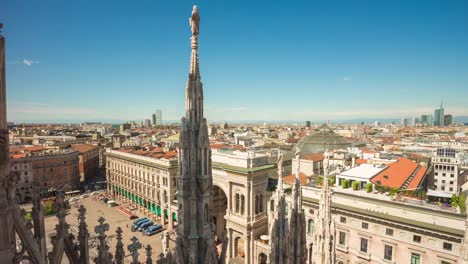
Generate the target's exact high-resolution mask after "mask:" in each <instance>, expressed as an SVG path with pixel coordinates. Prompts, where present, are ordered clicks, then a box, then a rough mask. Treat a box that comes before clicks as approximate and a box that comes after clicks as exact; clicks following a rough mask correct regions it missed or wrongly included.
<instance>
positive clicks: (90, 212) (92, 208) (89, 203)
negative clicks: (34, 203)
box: [44, 197, 174, 263]
mask: <svg viewBox="0 0 468 264" xmlns="http://www.w3.org/2000/svg"><path fill="white" fill-rule="evenodd" d="M80 203H81V204H83V205H84V207H85V208H86V223H87V224H88V231H89V237H90V244H89V245H90V246H89V254H90V259H91V262H90V263H94V262H93V259H94V257H95V256H96V255H97V247H96V246H97V244H98V241H97V239H94V238H95V237H96V236H97V235H96V233H95V232H94V227H95V226H97V225H98V224H99V223H98V219H99V217H101V216H102V217H104V218H105V219H106V221H105V223H107V224H109V231H108V232H106V235H107V236H108V238H107V239H108V240H107V241H108V243H109V248H110V249H109V252H110V253H111V254H112V255H115V245H116V242H117V240H116V233H115V231H116V229H117V227H119V226H120V227H121V228H122V230H123V234H122V237H123V240H122V242H123V243H124V250H125V256H126V257H125V263H130V261H131V257H130V255H129V252H128V249H127V245H129V244H130V243H131V241H130V239H131V238H132V237H133V236H135V237H137V238H138V240H139V241H140V243H141V244H142V248H141V249H140V250H139V253H140V257H139V261H140V262H144V261H145V260H146V252H145V250H144V248H145V247H146V246H147V245H148V244H149V245H151V247H152V249H153V250H152V257H153V261H156V260H157V259H158V256H159V254H160V253H161V252H162V242H161V234H162V232H160V233H157V234H155V235H153V236H144V235H142V233H141V232H132V231H131V230H130V227H131V224H132V223H133V221H134V220H130V219H129V217H128V216H127V215H126V214H125V213H123V212H121V211H119V210H118V207H108V206H107V205H106V204H103V203H102V202H99V201H98V200H94V199H93V197H87V198H83V199H80V200H78V202H77V203H75V204H80ZM135 214H136V215H137V216H138V217H143V216H144V215H143V212H141V213H140V212H138V211H135ZM77 215H78V208H77V207H75V206H74V203H71V209H70V211H69V214H68V215H67V217H66V221H67V223H68V224H69V225H70V232H71V233H72V234H74V235H75V237H78V219H77ZM44 222H45V228H46V235H47V236H46V237H47V248H48V251H51V250H52V245H51V243H50V237H49V235H48V234H50V233H52V232H54V228H55V225H56V224H57V218H56V217H55V216H49V217H46V218H45V220H44ZM170 234H171V241H170V247H171V248H173V247H174V241H173V240H174V235H173V234H172V232H170ZM94 241H96V242H94ZM67 262H68V259H67V257H66V256H64V258H63V263H67Z"/></svg>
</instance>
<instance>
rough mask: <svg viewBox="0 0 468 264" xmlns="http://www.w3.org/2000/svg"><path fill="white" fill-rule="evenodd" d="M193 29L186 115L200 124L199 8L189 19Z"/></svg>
mask: <svg viewBox="0 0 468 264" xmlns="http://www.w3.org/2000/svg"><path fill="white" fill-rule="evenodd" d="M189 22H190V28H191V29H192V38H191V40H192V54H191V57H190V68H189V76H188V80H187V88H186V91H185V100H186V105H185V108H186V111H187V112H186V115H185V117H186V118H187V119H188V120H189V121H193V122H200V121H201V119H202V118H203V84H202V82H201V76H200V67H199V63H198V33H199V30H200V14H199V13H198V8H197V6H193V11H192V16H191V17H190V19H189Z"/></svg>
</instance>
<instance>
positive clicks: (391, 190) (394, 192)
mask: <svg viewBox="0 0 468 264" xmlns="http://www.w3.org/2000/svg"><path fill="white" fill-rule="evenodd" d="M397 193H398V188H397V187H395V188H391V189H390V195H391V196H394V195H395V194H397Z"/></svg>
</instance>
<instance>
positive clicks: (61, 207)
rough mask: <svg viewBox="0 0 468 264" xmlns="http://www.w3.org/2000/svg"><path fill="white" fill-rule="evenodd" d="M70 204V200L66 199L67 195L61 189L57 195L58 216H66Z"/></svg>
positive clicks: (56, 207)
mask: <svg viewBox="0 0 468 264" xmlns="http://www.w3.org/2000/svg"><path fill="white" fill-rule="evenodd" d="M69 207H70V206H69V204H68V202H66V201H65V195H63V192H61V191H59V192H58V193H57V195H56V196H55V202H54V209H55V210H56V211H57V218H65V216H66V209H68V208H69Z"/></svg>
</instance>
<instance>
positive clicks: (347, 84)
mask: <svg viewBox="0 0 468 264" xmlns="http://www.w3.org/2000/svg"><path fill="white" fill-rule="evenodd" d="M191 4H192V3H188V2H187V3H185V2H182V3H180V2H179V3H177V4H174V3H150V2H146V1H143V2H140V3H137V4H135V5H132V6H130V7H129V6H128V5H123V4H120V3H116V4H114V5H112V6H107V5H105V4H103V3H100V4H99V3H91V2H80V3H59V4H57V3H53V2H48V3H45V4H43V3H41V4H39V3H34V2H31V3H30V4H29V5H26V6H23V5H21V4H19V3H14V2H9V3H7V5H6V8H4V9H2V11H0V17H2V18H3V19H2V22H3V23H4V25H5V27H4V29H3V34H4V35H5V36H6V37H8V50H7V74H8V76H9V78H8V80H7V82H8V83H7V84H8V86H7V87H8V97H9V104H8V113H9V120H11V121H17V122H22V121H23V122H38V121H61V120H68V121H72V120H75V121H94V120H107V121H110V122H112V121H113V120H115V121H119V120H140V119H141V120H144V119H147V118H150V117H151V113H152V111H154V110H153V109H154V107H156V106H158V107H159V108H160V109H161V110H162V111H163V112H164V113H165V114H164V115H165V120H179V118H180V116H182V115H183V109H184V102H183V100H180V98H181V96H183V93H184V88H183V87H184V86H185V80H184V79H183V78H181V77H180V76H184V75H186V74H187V72H186V70H185V68H186V66H187V65H188V63H189V62H188V61H187V59H186V57H187V56H188V53H189V48H188V46H187V45H186V44H183V43H185V42H184V40H186V33H187V29H186V23H187V22H186V18H185V16H186V14H185V12H184V10H185V8H186V7H187V6H190V5H191ZM201 5H202V6H203V17H204V20H202V21H201V23H202V24H203V25H205V24H204V21H212V22H213V21H216V22H215V23H206V25H205V27H206V30H205V31H204V32H203V33H202V35H203V39H202V40H201V41H202V43H203V44H204V45H202V48H201V49H200V54H203V62H202V67H201V71H202V73H206V74H205V75H206V76H207V77H206V78H205V79H204V80H203V81H204V87H205V89H206V93H205V99H206V100H207V102H210V103H209V104H207V105H206V115H207V118H208V119H209V120H213V121H214V120H217V121H223V120H226V121H236V120H237V121H240V120H271V121H278V120H347V119H356V118H375V119H381V118H400V117H401V116H419V115H421V114H431V113H433V110H434V109H435V108H436V107H437V105H438V103H439V102H440V99H443V100H444V104H445V105H446V111H447V112H450V113H451V114H453V115H454V116H455V117H456V116H468V109H467V107H466V103H464V102H463V98H466V96H467V95H468V89H466V86H467V84H468V79H467V77H466V76H465V75H466V74H464V73H466V70H467V69H468V63H466V61H468V60H466V58H468V48H467V47H468V45H466V44H468V37H467V36H466V34H464V32H465V31H464V27H463V22H464V14H466V12H465V11H466V10H467V4H466V3H463V2H461V1H460V2H451V3H450V5H448V4H442V3H436V2H412V3H406V2H403V1H399V2H392V3H373V2H367V1H366V2H365V3H360V4H356V3H353V4H351V3H345V2H338V1H334V2H333V3H326V4H325V3H321V4H317V3H302V2H300V1H296V3H295V5H291V6H287V7H284V6H281V5H279V4H276V3H268V5H267V4H266V3H257V4H256V5H253V4H249V3H247V2H242V1H240V2H236V3H231V4H230V5H227V4H225V3H210V4H203V3H201ZM225 9H229V10H230V12H228V13H223V16H220V15H219V13H220V11H221V10H225ZM89 10H92V12H89ZM83 14H86V19H85V18H84V16H83ZM168 14H171V15H168ZM272 14H279V17H280V19H271V17H272V16H271V15H272ZM122 16H125V17H126V18H127V19H126V20H125V21H121V19H120V18H121V17H122ZM57 21H60V23H57ZM161 21H164V22H163V23H161ZM184 22H185V23H184ZM38 24H40V25H41V28H40V30H38V28H37V26H36V25H38ZM148 32H151V34H149V33H148ZM155 32H156V33H155ZM82 39H88V40H90V41H89V43H87V42H83V41H80V40H82ZM116 39H118V41H115V40H116ZM31 43H32V44H31ZM78 43H79V44H78ZM39 90H40V91H41V93H38V92H37V91H39ZM442 91H443V94H441V93H442ZM142 95H144V96H142ZM70 98H73V100H70ZM226 98H229V100H226ZM265 99H267V100H265ZM135 102H136V104H134V103H135ZM126 105H135V106H132V107H126ZM278 105H279V107H278ZM83 117H85V118H86V119H83Z"/></svg>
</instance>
